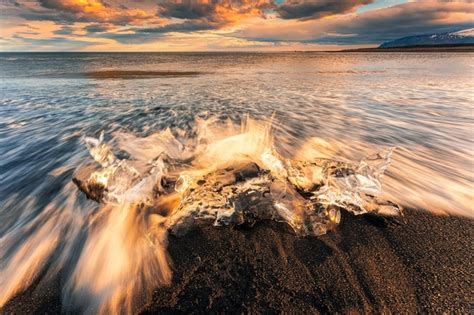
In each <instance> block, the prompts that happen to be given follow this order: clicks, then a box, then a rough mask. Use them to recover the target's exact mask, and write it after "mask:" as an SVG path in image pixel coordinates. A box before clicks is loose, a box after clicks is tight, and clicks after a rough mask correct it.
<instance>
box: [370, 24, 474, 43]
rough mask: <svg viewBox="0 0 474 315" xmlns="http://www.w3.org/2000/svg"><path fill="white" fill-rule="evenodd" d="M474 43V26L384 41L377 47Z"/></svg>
mask: <svg viewBox="0 0 474 315" xmlns="http://www.w3.org/2000/svg"><path fill="white" fill-rule="evenodd" d="M466 44H473V45H474V28H469V29H465V30H462V31H458V32H452V33H443V34H429V35H416V36H408V37H403V38H399V39H396V40H392V41H389V42H385V43H383V44H382V45H380V46H379V48H395V47H407V46H436V45H466Z"/></svg>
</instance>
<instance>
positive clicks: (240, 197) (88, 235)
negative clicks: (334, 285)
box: [0, 119, 400, 313]
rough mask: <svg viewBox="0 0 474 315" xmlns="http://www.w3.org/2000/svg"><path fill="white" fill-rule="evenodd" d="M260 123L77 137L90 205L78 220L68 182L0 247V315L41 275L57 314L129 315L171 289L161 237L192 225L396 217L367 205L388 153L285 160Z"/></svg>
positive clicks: (318, 225)
mask: <svg viewBox="0 0 474 315" xmlns="http://www.w3.org/2000/svg"><path fill="white" fill-rule="evenodd" d="M271 125H272V123H271V120H270V121H256V120H251V119H246V120H245V121H244V122H243V123H242V124H241V125H237V124H234V123H232V122H230V121H227V122H224V123H223V122H218V120H217V119H208V120H203V119H198V120H197V121H196V123H195V127H194V128H193V130H190V131H188V132H185V131H183V130H180V129H175V130H170V129H166V130H164V131H161V132H158V133H155V134H152V135H150V136H148V137H143V138H140V137H136V136H135V135H133V134H129V133H121V132H116V133H114V134H113V139H112V140H111V141H109V142H106V141H104V134H101V136H100V137H99V138H98V139H96V138H91V137H85V138H84V143H85V145H86V146H87V147H88V148H89V151H90V154H91V156H92V158H93V159H90V160H89V161H88V162H86V163H85V164H83V165H80V166H78V168H77V170H76V171H75V172H74V179H73V181H74V183H75V184H76V186H77V187H78V188H79V189H80V190H81V191H82V192H83V193H84V194H85V195H86V196H87V197H88V198H90V199H92V200H94V201H96V202H97V205H98V206H97V208H96V210H95V211H93V212H86V211H81V205H80V202H79V201H78V198H79V197H80V195H78V194H75V193H73V191H74V190H75V188H74V187H73V185H72V183H70V184H68V185H66V187H64V188H63V189H62V191H61V192H59V193H58V195H59V197H58V198H57V199H55V200H57V204H56V203H51V204H49V205H48V206H46V208H45V209H44V210H43V211H42V212H41V214H40V215H38V216H37V217H35V218H34V219H33V220H31V221H30V222H29V223H28V224H25V225H23V226H21V227H20V228H15V227H13V228H12V229H11V230H10V231H9V232H8V233H6V234H5V236H4V237H2V238H1V239H0V253H1V256H2V257H3V258H2V261H1V262H0V263H1V265H0V286H1V287H2V292H1V294H0V307H1V306H3V305H4V304H5V303H6V302H8V300H10V299H11V298H12V297H13V296H15V294H17V293H20V292H22V291H24V290H25V289H27V288H28V287H29V286H30V285H32V283H33V282H34V281H36V279H38V277H39V275H40V274H43V275H45V276H44V278H43V280H42V281H47V280H48V279H51V278H53V277H54V275H55V274H57V273H62V274H65V275H66V276H65V278H66V280H65V281H64V283H63V294H62V295H63V302H64V303H63V306H64V307H65V308H66V310H65V311H67V312H85V313H110V312H112V313H132V312H134V311H135V310H137V308H138V307H140V305H143V303H145V302H146V301H147V300H148V299H149V298H150V295H151V293H152V291H153V289H154V288H157V287H159V286H163V285H167V284H169V283H170V282H171V278H172V272H171V268H170V265H169V261H168V257H167V253H166V246H167V235H168V233H172V234H176V235H182V234H183V233H186V232H187V231H188V230H189V229H190V228H192V226H193V225H194V223H195V222H197V221H201V220H206V221H207V222H210V223H212V224H214V225H229V224H232V225H246V226H252V225H253V224H254V223H255V222H257V221H260V220H277V221H282V222H286V223H287V224H288V225H289V226H291V227H292V228H293V230H294V231H295V233H297V234H299V235H321V234H324V233H326V232H327V231H328V230H330V229H332V228H333V227H334V226H336V225H337V224H338V223H339V221H340V211H341V210H342V209H345V210H347V211H350V212H352V213H353V214H362V213H366V212H378V213H380V214H384V215H387V214H388V215H396V214H399V213H400V208H399V207H398V206H397V205H395V204H393V203H391V202H389V201H384V200H381V199H379V198H378V197H377V195H379V193H380V191H381V183H380V180H381V178H382V176H383V173H384V171H385V169H386V168H387V167H388V165H389V164H390V156H391V153H392V150H393V149H388V150H385V151H384V152H382V153H379V154H374V155H371V156H368V157H367V158H365V159H364V160H362V161H360V162H357V163H348V162H345V161H341V160H337V159H333V158H332V159H331V158H327V157H326V156H325V155H324V153H322V152H321V154H320V156H319V157H315V158H311V159H306V160H305V159H300V158H299V157H298V156H287V157H286V156H282V155H281V154H280V153H279V152H278V151H277V149H276V148H275V145H274V137H273V134H272V130H271ZM307 145H309V143H308V144H306V146H307ZM313 145H314V143H313ZM318 147H319V148H321V147H322V146H321V144H320V145H319V146H313V150H318ZM306 152H307V151H306ZM313 153H314V152H313ZM119 156H121V157H119ZM64 200H65V201H64Z"/></svg>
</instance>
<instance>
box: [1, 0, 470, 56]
mask: <svg viewBox="0 0 474 315" xmlns="http://www.w3.org/2000/svg"><path fill="white" fill-rule="evenodd" d="M473 26H474V0H453V1H451V0H418V1H409V0H253V1H251V0H0V51H293V50H340V49H348V48H359V47H375V46H378V45H379V44H381V43H382V42H384V41H389V40H393V39H397V38H400V37H404V36H411V35H420V34H431V33H445V32H451V31H458V30H461V29H467V28H472V27H473Z"/></svg>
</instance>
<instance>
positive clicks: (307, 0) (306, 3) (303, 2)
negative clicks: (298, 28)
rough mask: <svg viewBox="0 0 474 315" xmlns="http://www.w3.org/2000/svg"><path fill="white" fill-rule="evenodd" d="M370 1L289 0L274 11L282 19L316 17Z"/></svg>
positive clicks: (347, 9)
mask: <svg viewBox="0 0 474 315" xmlns="http://www.w3.org/2000/svg"><path fill="white" fill-rule="evenodd" d="M372 2H374V0H345V1H338V0H336V1H334V0H289V1H287V2H285V3H283V4H282V5H280V6H278V7H277V9H276V11H277V12H278V14H279V16H280V17H281V18H282V19H308V18H312V19H317V18H322V17H325V16H330V15H335V14H343V13H348V12H352V11H354V10H355V9H356V8H357V7H359V6H361V5H365V4H369V3H372Z"/></svg>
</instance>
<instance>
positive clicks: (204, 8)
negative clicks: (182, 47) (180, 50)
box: [158, 0, 273, 31]
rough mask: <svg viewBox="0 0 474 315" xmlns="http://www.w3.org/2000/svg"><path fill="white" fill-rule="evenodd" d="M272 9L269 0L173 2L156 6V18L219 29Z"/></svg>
mask: <svg viewBox="0 0 474 315" xmlns="http://www.w3.org/2000/svg"><path fill="white" fill-rule="evenodd" d="M272 7H273V4H272V3H271V2H270V0H175V1H164V2H162V3H160V4H159V5H158V16H160V17H163V18H175V19H183V20H194V21H199V22H193V23H194V25H196V26H198V27H197V28H198V29H205V25H207V27H208V28H209V29H212V28H219V27H222V26H225V25H228V24H233V23H237V22H239V21H240V20H242V19H246V18H250V17H255V16H260V17H264V15H265V13H264V11H265V10H266V9H270V8H272ZM191 25H192V24H189V23H188V24H183V25H182V26H181V27H178V28H181V29H182V30H183V31H187V30H188V29H189V30H193V27H190V26H191Z"/></svg>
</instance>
